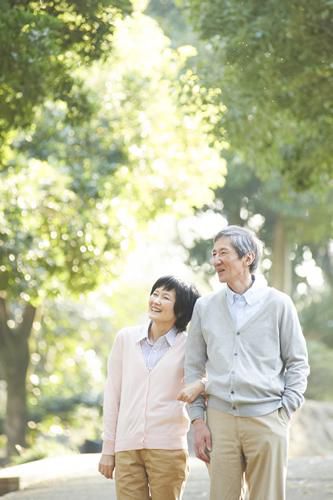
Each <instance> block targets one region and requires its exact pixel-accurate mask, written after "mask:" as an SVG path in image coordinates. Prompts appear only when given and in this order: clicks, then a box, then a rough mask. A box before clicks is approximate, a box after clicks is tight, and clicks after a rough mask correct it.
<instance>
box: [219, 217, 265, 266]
mask: <svg viewBox="0 0 333 500" xmlns="http://www.w3.org/2000/svg"><path fill="white" fill-rule="evenodd" d="M220 238H229V239H230V243H231V244H232V246H233V247H234V249H235V250H236V252H237V255H238V256H239V258H242V257H244V255H246V254H248V253H249V252H251V253H253V254H254V259H253V262H252V263H251V265H250V266H249V269H250V272H251V273H252V272H254V271H255V270H256V269H257V267H258V264H259V260H260V257H261V253H262V247H263V244H262V242H261V241H260V240H259V238H257V236H256V235H255V234H254V233H253V232H252V231H250V230H249V229H246V228H245V227H241V226H227V227H226V228H225V229H222V231H219V232H218V233H217V235H216V236H215V237H214V243H215V242H216V241H217V240H219V239H220Z"/></svg>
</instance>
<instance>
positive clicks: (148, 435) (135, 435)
mask: <svg viewBox="0 0 333 500" xmlns="http://www.w3.org/2000/svg"><path fill="white" fill-rule="evenodd" d="M198 297H199V294H198V291H197V290H196V288H194V287H193V286H192V285H190V284H187V283H184V282H183V281H181V280H179V279H177V278H176V277H174V276H164V277H161V278H159V279H158V280H157V281H156V283H154V285H153V287H152V289H151V292H150V297H149V304H148V315H149V318H150V321H149V322H148V324H145V325H141V326H134V327H130V328H124V329H123V330H121V331H120V332H119V333H118V335H117V336H116V339H115V342H114V344H113V348H112V351H111V354H110V357H109V362H108V376H107V381H106V387H105V393H104V433H103V449H102V456H101V459H100V462H99V471H100V472H101V474H103V475H104V476H105V477H106V478H109V479H110V478H112V477H113V472H114V470H115V480H116V492H117V499H118V500H150V499H151V500H179V499H180V498H181V496H182V492H183V489H184V485H185V482H186V479H187V475H188V454H187V437H186V435H187V432H188V429H189V418H188V415H187V411H186V408H185V404H184V402H182V401H179V400H177V395H178V394H179V392H180V391H181V390H182V388H183V377H184V351H185V341H186V336H187V334H186V331H185V330H186V327H187V325H188V323H189V321H190V319H191V316H192V312H193V307H194V304H195V302H196V300H197V298H198Z"/></svg>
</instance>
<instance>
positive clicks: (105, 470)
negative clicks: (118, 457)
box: [98, 455, 115, 479]
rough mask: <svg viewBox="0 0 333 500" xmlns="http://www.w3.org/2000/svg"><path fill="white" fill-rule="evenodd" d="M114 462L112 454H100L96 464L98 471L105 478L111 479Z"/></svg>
mask: <svg viewBox="0 0 333 500" xmlns="http://www.w3.org/2000/svg"><path fill="white" fill-rule="evenodd" d="M114 464H115V461H114V455H102V456H101V459H100V461H99V464H98V471H99V472H100V473H101V474H103V476H105V477H106V479H112V477H113V471H114Z"/></svg>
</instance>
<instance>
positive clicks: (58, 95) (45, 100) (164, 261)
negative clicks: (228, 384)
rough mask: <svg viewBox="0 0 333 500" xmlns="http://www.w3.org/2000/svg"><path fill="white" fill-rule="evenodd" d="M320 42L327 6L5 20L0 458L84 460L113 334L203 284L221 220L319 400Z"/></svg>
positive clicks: (323, 108) (324, 199)
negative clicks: (231, 229) (154, 293)
mask: <svg viewBox="0 0 333 500" xmlns="http://www.w3.org/2000/svg"><path fill="white" fill-rule="evenodd" d="M144 9H145V11H144ZM331 24H332V12H331V2H330V1H328V0H325V1H324V0H320V1H319V3H318V2H316V3H315V2H311V1H310V2H299V3H298V4H297V5H291V4H290V3H288V2H284V1H282V2H281V1H277V0H270V1H269V2H266V3H265V4H264V5H262V3H258V2H257V1H255V0H251V1H247V2H244V1H242V2H236V1H234V0H228V1H207V2H206V1H190V0H188V1H187V0H183V1H179V2H177V4H175V3H173V2H172V1H171V0H152V1H150V2H143V1H137V2H132V3H129V2H123V1H119V2H111V1H109V0H104V1H98V0H91V1H89V2H81V1H79V0H78V1H76V2H67V1H65V0H64V1H61V2H56V3H55V2H53V1H51V0H50V1H47V0H44V1H43V2H37V1H26V0H24V1H23V0H22V1H12V2H11V1H9V0H6V1H4V2H2V9H1V12H0V26H1V28H2V29H1V30H0V33H1V34H0V50H1V58H0V61H1V62H0V68H1V71H0V75H1V77H0V103H1V104H0V139H1V144H0V149H1V172H0V176H1V183H0V194H1V196H0V290H1V292H0V381H1V382H0V434H1V437H0V444H3V450H4V452H3V460H5V457H6V456H7V459H8V457H11V459H12V460H16V461H17V460H18V461H24V460H29V459H31V458H37V457H41V456H44V455H45V454H50V453H59V452H61V453H64V452H77V451H79V450H83V449H87V448H84V445H86V447H87V446H90V448H91V449H96V448H94V445H97V442H98V441H99V440H100V433H101V399H102V389H103V383H104V377H105V366H106V359H107V355H108V352H109V350H110V347H111V345H112V340H113V338H114V335H115V333H116V331H117V330H118V329H119V328H120V327H121V326H123V325H124V324H134V323H136V322H138V321H141V320H142V319H143V318H144V313H145V309H146V299H147V294H148V292H149V288H150V285H151V283H152V281H153V280H154V279H155V278H156V277H158V275H160V274H165V273H166V272H170V271H177V272H180V273H181V274H183V275H184V276H186V277H188V278H190V279H192V280H193V281H195V282H196V284H198V285H199V288H201V291H202V292H203V293H204V292H206V291H208V290H210V289H211V288H212V287H214V286H216V281H214V278H213V272H212V268H211V266H210V264H209V253H210V246H211V237H212V236H213V234H214V233H215V232H216V231H217V230H219V229H220V227H221V226H222V225H224V224H226V223H227V222H228V223H235V224H241V225H246V226H248V227H250V228H252V229H255V230H256V231H258V233H259V236H260V237H261V239H262V240H263V241H264V243H265V255H264V259H263V262H262V272H263V273H264V274H265V275H266V276H267V279H268V281H269V282H270V283H271V284H273V285H275V286H277V287H278V288H280V289H282V290H285V291H286V292H288V293H290V294H291V295H292V297H293V299H294V301H295V303H296V305H297V308H298V310H299V313H300V316H301V320H302V324H303V328H304V333H305V336H306V338H307V341H308V346H309V353H310V361H311V369H312V371H311V376H310V379H309V387H308V391H307V396H308V397H309V398H313V399H318V400H332V399H333V389H332V384H331V383H330V381H331V380H332V378H333V368H332V367H333V364H332V359H333V317H332V308H331V302H332V286H333V266H332V264H333V262H332V260H333V245H332V234H333V232H332V229H333V227H332V225H333V222H332V221H333V217H332V215H333V214H332V210H333V204H332V187H333V186H332V161H331V157H332V155H331V153H332V151H331V149H332V144H331V140H330V137H331V131H332V98H331V92H330V88H331V83H332V64H331V61H330V47H331V46H332V33H333V30H332V29H331V28H332V26H331ZM85 440H88V443H87V442H86V443H85ZM5 449H6V452H5Z"/></svg>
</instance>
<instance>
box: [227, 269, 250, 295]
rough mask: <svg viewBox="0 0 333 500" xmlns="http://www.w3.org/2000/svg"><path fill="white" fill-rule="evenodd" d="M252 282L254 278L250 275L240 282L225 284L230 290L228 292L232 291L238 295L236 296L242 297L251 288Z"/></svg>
mask: <svg viewBox="0 0 333 500" xmlns="http://www.w3.org/2000/svg"><path fill="white" fill-rule="evenodd" d="M253 282H254V278H253V277H252V275H251V274H250V275H248V276H246V278H244V279H242V280H237V281H235V282H233V283H227V285H228V287H229V288H230V290H232V291H233V292H234V293H238V295H243V293H245V292H246V291H247V290H248V289H249V288H251V286H252V284H253Z"/></svg>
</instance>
